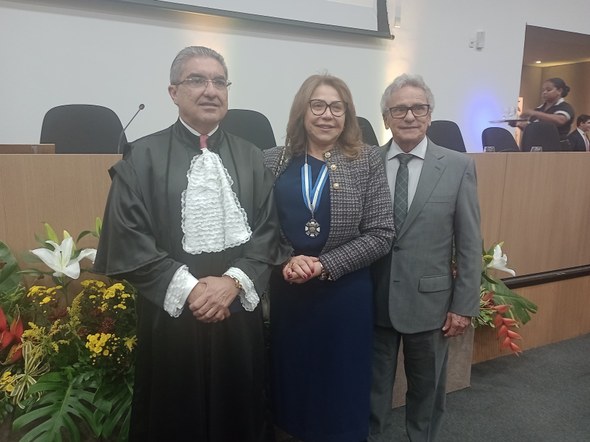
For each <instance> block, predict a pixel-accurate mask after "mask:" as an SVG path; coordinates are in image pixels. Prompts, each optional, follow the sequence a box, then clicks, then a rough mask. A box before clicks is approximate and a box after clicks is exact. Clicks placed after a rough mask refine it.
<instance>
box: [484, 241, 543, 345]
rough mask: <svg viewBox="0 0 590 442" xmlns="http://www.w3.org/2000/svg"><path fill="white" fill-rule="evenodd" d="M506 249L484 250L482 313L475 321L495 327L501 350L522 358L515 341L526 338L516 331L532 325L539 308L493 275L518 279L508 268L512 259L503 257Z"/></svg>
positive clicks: (496, 247)
mask: <svg viewBox="0 0 590 442" xmlns="http://www.w3.org/2000/svg"><path fill="white" fill-rule="evenodd" d="M502 245H503V243H498V244H495V245H494V246H492V247H491V248H490V249H489V250H485V249H484V250H483V258H482V272H481V286H480V313H479V316H478V317H476V318H474V320H473V325H474V327H477V326H489V327H494V328H495V329H496V330H497V336H498V339H499V341H500V347H502V348H506V349H509V350H510V351H512V352H513V353H514V354H516V355H518V354H520V353H522V349H521V347H520V346H519V345H518V344H517V343H516V342H515V341H517V340H520V339H522V337H521V336H520V334H519V333H517V332H516V331H515V329H516V328H518V327H520V326H521V325H524V324H526V323H527V322H528V321H530V319H531V314H534V313H536V312H537V306H536V305H535V304H534V303H532V302H531V301H529V300H528V299H526V298H524V297H523V296H520V295H519V294H518V293H515V292H513V291H512V290H510V289H509V288H508V287H507V286H506V284H504V282H502V280H501V279H497V278H495V277H493V276H492V274H491V273H490V270H492V269H495V270H499V271H502V272H506V273H509V274H510V275H512V276H515V275H516V273H515V272H514V270H512V269H509V268H508V267H507V265H508V258H507V256H506V254H503V253H502Z"/></svg>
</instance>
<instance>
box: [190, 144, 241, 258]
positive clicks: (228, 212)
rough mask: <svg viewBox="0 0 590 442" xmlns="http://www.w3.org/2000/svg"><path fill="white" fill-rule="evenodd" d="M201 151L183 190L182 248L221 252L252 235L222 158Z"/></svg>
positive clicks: (195, 252)
mask: <svg viewBox="0 0 590 442" xmlns="http://www.w3.org/2000/svg"><path fill="white" fill-rule="evenodd" d="M202 151H203V153H202V154H201V155H196V156H195V157H194V158H193V160H192V162H191V167H190V169H189V170H188V172H187V178H188V185H187V188H186V190H185V191H183V192H182V231H183V233H184V236H183V238H182V248H183V249H184V250H185V251H186V252H187V253H190V254H192V255H197V254H199V253H209V252H221V251H223V250H226V249H229V248H231V247H235V246H239V245H240V244H244V243H245V242H247V241H248V240H249V239H250V236H252V230H251V229H250V225H249V224H248V216H247V214H246V211H245V210H244V209H243V208H242V206H241V205H240V202H239V201H238V197H237V195H236V194H235V193H234V191H233V190H232V188H231V186H232V183H233V181H232V179H231V176H230V175H229V173H228V171H227V169H226V168H225V167H224V166H223V164H222V162H221V158H219V155H217V154H216V153H214V152H211V151H210V150H209V149H207V148H204V149H203V150H202Z"/></svg>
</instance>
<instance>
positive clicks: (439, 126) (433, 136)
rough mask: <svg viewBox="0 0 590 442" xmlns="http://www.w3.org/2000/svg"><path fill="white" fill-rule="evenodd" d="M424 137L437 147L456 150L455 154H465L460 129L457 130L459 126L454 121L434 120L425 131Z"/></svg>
mask: <svg viewBox="0 0 590 442" xmlns="http://www.w3.org/2000/svg"><path fill="white" fill-rule="evenodd" d="M426 135H428V138H430V140H432V142H434V143H435V144H438V145H439V146H442V147H446V148H447V149H451V150H456V151H457V152H466V149H465V141H463V135H462V134H461V129H459V126H457V123H455V122H454V121H449V120H434V121H432V122H431V123H430V126H429V127H428V129H427V130H426Z"/></svg>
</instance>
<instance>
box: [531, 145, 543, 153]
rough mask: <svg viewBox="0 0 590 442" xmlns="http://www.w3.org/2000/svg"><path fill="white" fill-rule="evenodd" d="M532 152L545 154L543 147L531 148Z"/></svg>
mask: <svg viewBox="0 0 590 442" xmlns="http://www.w3.org/2000/svg"><path fill="white" fill-rule="evenodd" d="M531 152H543V146H531Z"/></svg>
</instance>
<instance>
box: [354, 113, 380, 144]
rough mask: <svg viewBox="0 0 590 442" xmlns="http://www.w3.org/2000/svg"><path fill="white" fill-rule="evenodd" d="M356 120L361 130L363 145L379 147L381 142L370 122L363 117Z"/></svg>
mask: <svg viewBox="0 0 590 442" xmlns="http://www.w3.org/2000/svg"><path fill="white" fill-rule="evenodd" d="M356 119H357V121H358V122H359V126H360V128H361V133H362V137H363V143H365V144H368V145H369V146H379V140H377V135H375V131H374V130H373V126H371V123H370V122H369V120H367V119H366V118H363V117H356Z"/></svg>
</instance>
